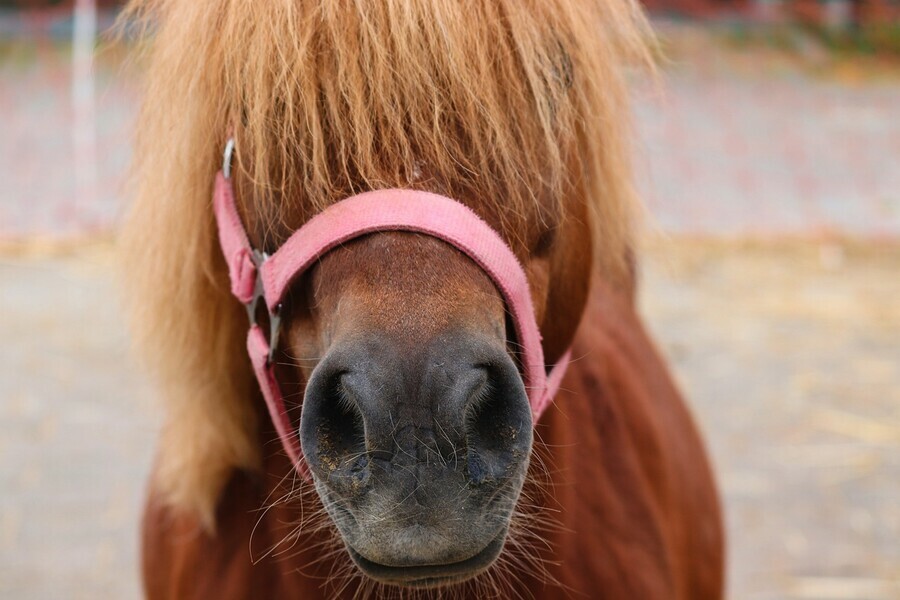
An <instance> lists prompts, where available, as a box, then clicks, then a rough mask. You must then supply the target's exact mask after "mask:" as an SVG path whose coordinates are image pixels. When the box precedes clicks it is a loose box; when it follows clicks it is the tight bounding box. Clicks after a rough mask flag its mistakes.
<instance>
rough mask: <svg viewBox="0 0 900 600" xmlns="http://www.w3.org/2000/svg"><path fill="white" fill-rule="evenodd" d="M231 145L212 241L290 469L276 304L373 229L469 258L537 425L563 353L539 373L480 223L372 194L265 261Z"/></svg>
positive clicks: (298, 462)
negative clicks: (404, 234)
mask: <svg viewBox="0 0 900 600" xmlns="http://www.w3.org/2000/svg"><path fill="white" fill-rule="evenodd" d="M233 147H234V145H233V142H232V141H229V144H228V146H227V147H226V155H225V164H224V166H223V170H222V171H221V172H219V173H218V174H217V175H216V182H215V191H214V195H213V206H214V210H215V214H216V222H217V224H218V228H219V243H220V244H221V246H222V253H223V254H224V255H225V260H226V262H227V263H228V273H229V276H230V278H231V292H232V293H233V294H234V295H235V297H236V298H237V299H238V300H240V301H241V302H242V303H244V304H245V305H246V306H247V311H248V313H249V315H250V331H249V333H248V335H247V351H248V353H249V354H250V360H251V362H252V363H253V370H254V372H255V373H256V378H257V380H258V381H259V386H260V388H261V389H262V393H263V396H264V398H265V400H266V406H267V407H268V409H269V414H270V415H271V417H272V421H273V422H274V424H275V429H276V430H277V431H278V435H279V437H280V438H281V443H282V444H283V445H284V449H285V452H287V455H288V456H289V457H290V459H291V461H292V462H293V463H294V466H295V467H296V469H297V470H298V472H300V473H301V474H302V475H304V476H306V477H308V476H309V471H308V467H307V465H306V462H305V461H304V460H303V455H302V452H301V450H300V444H299V441H298V439H297V435H296V432H294V431H292V426H291V422H290V419H289V418H288V414H287V411H286V410H285V406H284V399H283V397H282V394H281V389H280V387H279V385H278V381H277V380H276V379H275V370H274V366H273V362H272V357H273V355H274V352H275V350H276V348H277V345H278V333H279V328H280V316H279V310H280V307H281V303H282V300H283V299H284V296H285V293H286V292H287V290H288V287H289V286H290V284H291V282H293V281H294V280H295V279H296V278H297V277H299V276H300V275H301V274H302V273H303V272H304V271H306V270H307V269H308V268H309V267H310V266H312V265H313V263H315V261H316V260H318V259H319V258H321V257H322V256H323V255H325V254H326V253H327V252H328V251H329V250H331V249H333V248H334V247H335V246H338V245H340V244H342V243H344V242H346V241H348V240H350V239H353V238H356V237H360V236H363V235H366V234H368V233H373V232H377V231H412V232H417V233H424V234H427V235H430V236H433V237H436V238H438V239H441V240H443V241H445V242H447V243H449V244H450V245H452V246H454V247H456V248H458V249H459V250H460V251H462V252H463V253H465V254H466V255H467V256H469V257H470V258H471V259H472V260H474V261H475V262H476V263H477V264H478V266H479V267H481V269H482V270H483V271H484V272H485V273H486V274H487V275H488V276H489V277H490V278H491V280H493V282H494V284H495V285H496V286H497V289H498V290H499V291H500V293H501V294H502V296H503V299H504V300H505V301H506V307H507V310H508V311H509V313H510V315H511V317H512V321H513V324H514V326H515V330H516V335H517V337H518V341H519V344H520V345H521V347H522V352H521V356H520V360H521V365H522V370H523V373H522V375H523V380H524V382H525V389H526V390H528V399H529V402H530V403H531V411H532V415H533V417H534V422H535V423H537V420H538V418H539V417H540V416H541V413H543V411H544V409H546V408H547V406H548V405H549V404H550V402H551V401H552V400H553V397H554V396H555V395H556V392H557V390H558V389H559V384H560V381H561V379H562V376H563V374H564V373H565V370H566V367H567V366H568V364H569V358H570V355H571V351H567V352H566V353H565V354H564V355H563V357H562V358H561V359H560V360H559V362H557V363H556V365H555V366H554V367H553V369H552V370H551V372H550V374H549V375H547V373H546V371H545V367H544V352H543V348H542V347H541V334H540V331H539V330H538V325H537V322H536V320H535V316H534V309H533V307H532V304H531V294H530V291H529V288H528V280H527V278H526V276H525V271H524V270H523V269H522V267H521V265H520V264H519V261H518V260H517V259H516V256H515V254H513V252H512V250H510V248H509V246H507V245H506V243H505V242H504V241H503V239H502V238H501V237H500V236H499V235H498V234H497V233H496V232H495V231H494V230H493V229H491V227H490V226H489V225H488V224H487V223H485V222H484V221H482V220H481V218H479V217H478V215H476V214H475V213H474V212H473V211H472V210H471V209H469V208H468V207H467V206H465V205H464V204H462V203H460V202H457V201H456V200H452V199H450V198H447V197H445V196H440V195H437V194H432V193H429V192H422V191H415V190H406V189H389V190H377V191H373V192H366V193H363V194H358V195H356V196H351V197H349V198H345V199H344V200H341V201H340V202H338V203H337V204H334V205H332V206H330V207H328V208H327V209H325V210H324V211H323V212H321V213H319V214H318V215H316V216H315V217H313V218H312V219H310V220H309V221H308V222H307V223H306V224H305V225H303V226H302V227H301V228H300V229H298V230H297V231H295V232H294V233H293V235H291V237H290V238H288V240H287V241H286V242H285V243H284V245H283V246H282V247H281V248H279V249H278V250H277V251H276V252H275V253H274V254H273V255H272V256H267V255H265V254H263V253H262V252H259V251H258V250H255V249H253V248H252V247H251V245H250V240H249V238H248V237H247V232H246V231H245V229H244V226H243V224H242V222H241V218H240V215H239V214H238V211H237V206H236V205H235V201H234V192H233V190H232V187H231V180H230V178H229V171H230V154H231V151H232V150H233ZM259 300H264V301H265V303H266V307H267V308H268V311H269V320H270V333H269V336H268V338H267V337H266V335H265V334H264V333H263V330H262V329H261V328H260V326H259V324H258V323H257V322H256V308H257V305H258V302H259Z"/></svg>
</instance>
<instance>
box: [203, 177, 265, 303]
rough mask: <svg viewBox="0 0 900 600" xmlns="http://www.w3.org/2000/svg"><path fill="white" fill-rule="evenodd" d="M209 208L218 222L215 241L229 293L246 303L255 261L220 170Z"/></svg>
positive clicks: (253, 277)
mask: <svg viewBox="0 0 900 600" xmlns="http://www.w3.org/2000/svg"><path fill="white" fill-rule="evenodd" d="M213 211H214V212H215V213H216V222H217V223H218V225H219V244H220V245H221V246H222V254H224V255H225V262H227V263H228V276H229V277H230V279H231V293H232V294H234V295H235V297H236V298H237V299H238V300H240V301H241V302H243V303H244V304H247V303H248V302H250V300H252V299H253V289H254V288H255V286H256V263H254V262H253V248H252V246H250V240H249V239H248V238H247V231H246V230H245V229H244V225H243V223H241V216H240V215H239V214H238V211H237V205H236V204H235V202H234V193H233V192H232V189H231V183H230V182H229V181H228V180H227V179H226V178H225V176H224V175H222V173H221V172H219V173H218V174H216V187H215V192H214V193H213Z"/></svg>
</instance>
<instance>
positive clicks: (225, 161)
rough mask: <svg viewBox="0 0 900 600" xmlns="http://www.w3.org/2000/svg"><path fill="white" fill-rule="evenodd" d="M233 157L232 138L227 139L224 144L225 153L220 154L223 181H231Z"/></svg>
mask: <svg viewBox="0 0 900 600" xmlns="http://www.w3.org/2000/svg"><path fill="white" fill-rule="evenodd" d="M233 156H234V138H233V137H230V138H228V141H227V142H225V152H223V153H222V175H224V176H225V179H231V162H232V157H233Z"/></svg>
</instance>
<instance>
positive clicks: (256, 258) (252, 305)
mask: <svg viewBox="0 0 900 600" xmlns="http://www.w3.org/2000/svg"><path fill="white" fill-rule="evenodd" d="M251 256H252V257H253V264H255V265H256V284H255V285H254V287H253V298H251V299H250V302H248V303H247V304H246V307H247V317H248V318H249V319H250V326H251V327H253V326H254V325H257V324H258V322H257V320H256V314H257V309H258V308H259V303H260V300H262V303H263V306H266V312H268V313H269V363H270V364H271V363H272V361H273V360H275V350H277V349H278V339H279V338H280V337H281V305H280V304H279V305H278V306H276V307H275V310H274V312H273V311H270V310H269V309H268V304H267V303H266V292H265V289H264V288H263V282H262V265H263V263H264V262H266V260H268V258H269V255H268V254H266V253H265V252H260V251H259V250H253V251H252V255H251Z"/></svg>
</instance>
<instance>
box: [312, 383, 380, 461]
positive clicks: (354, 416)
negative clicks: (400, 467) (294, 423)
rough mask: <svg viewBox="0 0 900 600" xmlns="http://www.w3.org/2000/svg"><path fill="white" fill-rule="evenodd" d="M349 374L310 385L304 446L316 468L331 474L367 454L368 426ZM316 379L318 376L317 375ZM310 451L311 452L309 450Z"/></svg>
mask: <svg viewBox="0 0 900 600" xmlns="http://www.w3.org/2000/svg"><path fill="white" fill-rule="evenodd" d="M346 375H347V372H346V371H339V372H335V373H333V374H329V375H327V376H324V377H321V378H319V381H316V382H312V381H311V382H310V383H311V384H313V383H314V385H311V386H310V389H309V393H308V394H307V398H306V400H305V404H306V406H305V408H304V411H307V409H308V413H305V414H304V416H303V418H302V419H301V444H302V446H303V450H304V453H306V454H307V457H308V458H310V459H312V461H311V462H312V463H313V464H315V465H316V466H318V467H320V468H322V469H324V470H326V471H328V472H331V471H334V470H335V469H337V468H339V467H340V466H341V465H342V464H343V463H345V462H346V461H348V460H351V459H353V458H354V457H357V456H361V455H362V453H364V451H365V425H364V421H363V416H362V413H361V412H360V410H359V407H358V406H357V403H356V400H355V399H354V397H353V395H352V392H351V391H350V389H349V387H348V386H346V385H345V384H344V378H345V377H346ZM313 378H314V379H316V378H317V377H316V375H314V376H313ZM307 448H309V450H307Z"/></svg>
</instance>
